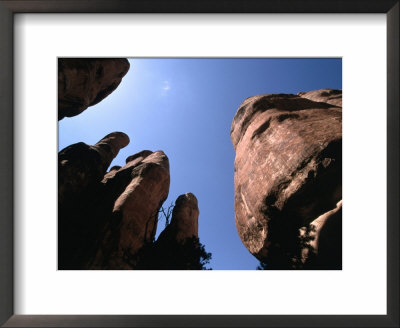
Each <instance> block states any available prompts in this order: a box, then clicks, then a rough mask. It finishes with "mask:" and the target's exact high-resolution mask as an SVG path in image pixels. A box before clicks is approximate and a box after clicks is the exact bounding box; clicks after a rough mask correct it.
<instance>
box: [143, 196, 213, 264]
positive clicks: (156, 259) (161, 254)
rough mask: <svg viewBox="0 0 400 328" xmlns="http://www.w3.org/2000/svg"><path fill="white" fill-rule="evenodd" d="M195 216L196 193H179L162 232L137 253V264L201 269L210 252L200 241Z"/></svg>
mask: <svg viewBox="0 0 400 328" xmlns="http://www.w3.org/2000/svg"><path fill="white" fill-rule="evenodd" d="M167 215H168V214H167ZM198 217H199V208H198V203H197V199H196V197H195V196H194V195H193V194H192V193H186V194H183V195H180V196H179V197H178V198H177V200H176V202H175V207H174V209H173V211H172V219H171V223H170V224H169V225H168V226H167V227H166V228H165V229H164V231H162V232H161V234H160V235H159V237H158V239H157V241H156V242H154V243H153V244H150V245H147V246H145V247H144V248H142V250H141V251H140V252H139V254H138V256H137V263H136V268H139V269H161V270H171V269H172V270H200V269H204V265H205V264H207V263H208V261H209V259H210V258H211V254H210V253H207V252H206V251H205V248H204V245H202V244H201V243H200V240H199V237H198Z"/></svg>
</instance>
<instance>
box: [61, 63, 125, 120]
mask: <svg viewBox="0 0 400 328" xmlns="http://www.w3.org/2000/svg"><path fill="white" fill-rule="evenodd" d="M129 66H130V65H129V62H128V60H127V59H125V58H59V60H58V119H59V120H61V119H63V118H64V117H72V116H75V115H78V114H80V113H81V112H83V111H84V110H85V109H87V108H88V107H89V106H93V105H95V104H97V103H99V102H100V101H101V100H103V99H104V98H105V97H107V96H108V95H109V94H111V93H112V92H113V91H114V90H115V89H116V88H117V87H118V85H119V84H120V83H121V80H122V78H123V77H124V76H125V74H126V73H127V72H128V70H129Z"/></svg>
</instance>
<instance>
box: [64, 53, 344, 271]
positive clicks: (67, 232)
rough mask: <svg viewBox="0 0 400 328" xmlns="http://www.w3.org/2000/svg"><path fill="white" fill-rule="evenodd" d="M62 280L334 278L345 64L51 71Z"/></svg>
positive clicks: (273, 62) (158, 64) (135, 62)
mask: <svg viewBox="0 0 400 328" xmlns="http://www.w3.org/2000/svg"><path fill="white" fill-rule="evenodd" d="M57 230H58V232H57V233H58V236H57V243H58V257H57V260H58V264H57V265H58V270H342V255H343V254H342V59H341V58H335V57H332V58H257V57H255V58H251V57H249V58H241V57H239V58H220V57H210V58H203V57H201V58H200V57H199V58H196V57H193V58H185V57H182V58H179V57H176V58H162V57H160V58H72V57H71V58H69V57H59V58H58V224H57Z"/></svg>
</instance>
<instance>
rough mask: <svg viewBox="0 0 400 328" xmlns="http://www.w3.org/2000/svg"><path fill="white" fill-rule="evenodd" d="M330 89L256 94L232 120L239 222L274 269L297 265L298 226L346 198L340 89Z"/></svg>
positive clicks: (251, 245) (245, 235) (254, 248)
mask: <svg viewBox="0 0 400 328" xmlns="http://www.w3.org/2000/svg"><path fill="white" fill-rule="evenodd" d="M328 91H329V92H328ZM328 91H327V90H325V89H324V90H317V91H312V92H307V93H301V94H300V95H301V96H299V95H290V94H269V95H259V96H255V97H251V98H248V99H246V100H245V101H244V102H243V103H242V105H241V106H240V108H239V109H238V111H237V113H236V115H235V117H234V119H233V122H232V128H231V138H232V142H233V145H234V148H235V151H236V157H235V173H234V180H235V220H236V227H237V230H238V232H239V235H240V238H241V239H242V242H243V243H244V245H245V246H246V247H247V248H248V249H249V251H250V252H251V253H252V254H253V255H254V256H256V257H257V258H258V259H259V260H261V261H265V262H267V263H268V265H269V268H279V269H290V268H292V266H293V263H295V262H296V259H299V258H301V247H302V246H301V239H300V235H299V229H300V228H301V227H307V226H309V224H310V223H311V222H313V221H314V220H316V218H318V217H319V216H321V215H323V214H324V213H326V212H329V211H331V210H332V209H334V208H335V207H336V203H338V202H339V201H340V200H341V198H342V123H341V122H342V108H341V107H339V106H336V105H333V104H332V103H329V102H334V103H335V104H339V103H341V102H340V101H339V98H338V95H339V94H341V92H340V91H338V90H328ZM309 98H310V99H309ZM311 98H313V99H315V100H317V101H314V100H311ZM325 100H326V101H327V102H325ZM337 238H338V239H340V240H341V235H339V236H337Z"/></svg>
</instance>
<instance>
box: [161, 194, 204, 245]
mask: <svg viewBox="0 0 400 328" xmlns="http://www.w3.org/2000/svg"><path fill="white" fill-rule="evenodd" d="M199 213H200V212H199V207H198V204H197V198H196V196H195V195H193V194H192V193H186V194H183V195H180V196H179V197H178V198H177V199H176V201H175V207H174V210H173V211H172V219H171V223H170V224H169V225H168V226H167V227H166V228H165V230H164V231H163V232H161V234H160V236H159V237H158V239H157V242H159V243H160V242H162V241H163V240H167V241H174V242H178V243H184V242H185V241H186V240H187V239H190V238H192V237H195V238H198V237H199V222H198V218H199Z"/></svg>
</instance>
